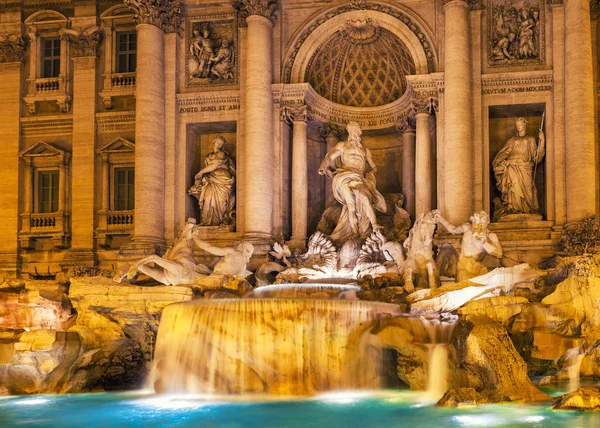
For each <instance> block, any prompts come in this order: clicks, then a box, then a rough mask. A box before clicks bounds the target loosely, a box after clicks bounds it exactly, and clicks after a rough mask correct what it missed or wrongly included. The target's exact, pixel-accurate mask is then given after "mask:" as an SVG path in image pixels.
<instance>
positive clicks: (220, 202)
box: [188, 136, 235, 226]
mask: <svg viewBox="0 0 600 428" xmlns="http://www.w3.org/2000/svg"><path fill="white" fill-rule="evenodd" d="M213 144H214V151H213V152H211V153H209V154H208V155H207V156H206V158H205V159H204V163H205V167H204V168H203V169H202V170H200V172H198V174H196V176H195V182H194V185H193V186H192V187H190V189H189V190H188V193H189V194H190V195H192V196H194V197H196V198H197V199H198V205H199V206H200V226H220V225H229V224H233V223H234V222H235V164H234V162H233V159H232V158H231V157H230V156H229V154H227V152H225V151H224V150H223V146H224V145H225V139H224V138H223V137H221V136H216V137H215V138H214V140H213Z"/></svg>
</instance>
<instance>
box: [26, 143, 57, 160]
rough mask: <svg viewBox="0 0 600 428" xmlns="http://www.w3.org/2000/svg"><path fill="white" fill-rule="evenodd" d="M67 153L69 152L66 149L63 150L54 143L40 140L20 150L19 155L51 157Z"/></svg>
mask: <svg viewBox="0 0 600 428" xmlns="http://www.w3.org/2000/svg"><path fill="white" fill-rule="evenodd" d="M65 154H67V153H66V152H65V151H64V150H61V149H59V148H58V147H56V146H53V145H52V144H49V143H46V142H45V141H38V142H37V143H35V144H34V145H33V146H31V147H29V148H28V149H25V150H23V151H22V152H20V153H19V157H21V158H27V157H51V156H65Z"/></svg>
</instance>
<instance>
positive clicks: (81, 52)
mask: <svg viewBox="0 0 600 428" xmlns="http://www.w3.org/2000/svg"><path fill="white" fill-rule="evenodd" d="M64 33H65V34H66V35H67V37H68V40H69V42H70V45H71V53H72V56H73V57H74V58H80V57H90V56H91V57H96V56H98V47H99V45H100V41H101V39H102V34H101V33H100V31H98V28H96V27H94V28H89V29H86V30H82V31H81V32H78V31H75V30H65V31H64Z"/></svg>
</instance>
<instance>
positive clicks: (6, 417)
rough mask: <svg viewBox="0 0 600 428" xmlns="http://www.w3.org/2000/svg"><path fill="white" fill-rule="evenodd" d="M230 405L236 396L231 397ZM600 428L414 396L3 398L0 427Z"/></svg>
mask: <svg viewBox="0 0 600 428" xmlns="http://www.w3.org/2000/svg"><path fill="white" fill-rule="evenodd" d="M229 400H231V397H229ZM400 426H408V427H410V428H416V427H438V428H445V427H484V426H485V427H571V428H575V427H594V426H596V427H600V413H579V412H553V411H552V410H550V408H549V406H548V405H547V404H546V405H543V406H542V405H517V404H513V405H510V404H503V405H486V406H478V407H472V408H459V409H452V408H438V407H433V406H432V405H431V404H427V403H425V402H422V401H420V396H419V394H418V393H416V392H410V391H396V392H387V393H381V392H380V393H373V394H367V393H340V394H328V395H324V396H320V397H316V398H312V399H296V400H273V399H269V398H265V399H264V400H261V399H256V400H255V401H216V400H214V399H208V398H206V397H189V396H187V397H183V396H182V397H176V396H157V395H150V394H144V393H97V394H71V395H35V396H20V397H6V398H1V399H0V427H3V428H4V427H45V428H51V427H61V428H62V427H85V428H93V427H144V428H149V427H203V428H204V427H243V428H252V427H261V428H263V427H278V428H279V427H326V428H334V427H365V428H367V427H368V428H372V427H400Z"/></svg>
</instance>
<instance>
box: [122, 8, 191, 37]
mask: <svg viewBox="0 0 600 428" xmlns="http://www.w3.org/2000/svg"><path fill="white" fill-rule="evenodd" d="M124 2H125V4H126V5H127V6H128V7H129V9H130V10H131V11H132V12H133V14H134V21H135V22H136V24H151V25H154V26H156V27H158V28H160V29H161V30H163V31H164V32H166V33H172V32H175V31H177V29H178V28H179V24H180V19H181V3H180V0H124Z"/></svg>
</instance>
